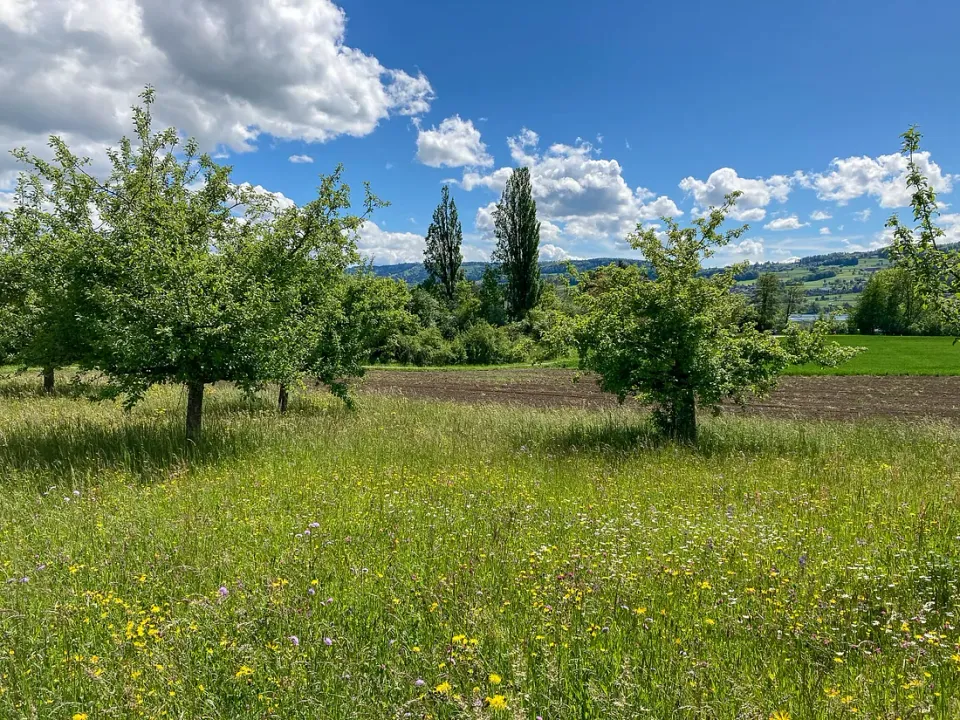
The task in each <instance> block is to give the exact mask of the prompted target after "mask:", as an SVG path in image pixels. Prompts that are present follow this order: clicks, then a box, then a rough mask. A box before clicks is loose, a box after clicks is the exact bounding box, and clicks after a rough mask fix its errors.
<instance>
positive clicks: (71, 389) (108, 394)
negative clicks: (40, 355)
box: [0, 370, 116, 400]
mask: <svg viewBox="0 0 960 720" xmlns="http://www.w3.org/2000/svg"><path fill="white" fill-rule="evenodd" d="M115 394H116V393H115V392H114V391H113V390H111V388H110V387H109V386H108V385H107V384H106V383H104V382H103V381H102V380H101V378H99V377H98V376H95V375H92V374H81V373H77V374H75V375H72V376H70V378H69V379H65V378H64V377H61V376H59V375H58V376H57V383H56V385H55V386H54V389H53V392H52V393H46V392H44V390H43V383H42V382H41V381H40V379H39V376H38V374H37V373H36V372H34V371H32V370H28V371H18V372H11V373H5V374H2V375H0V399H3V400H28V399H31V398H48V399H49V398H71V399H86V400H108V399H110V398H112V397H113V396H114V395H115Z"/></svg>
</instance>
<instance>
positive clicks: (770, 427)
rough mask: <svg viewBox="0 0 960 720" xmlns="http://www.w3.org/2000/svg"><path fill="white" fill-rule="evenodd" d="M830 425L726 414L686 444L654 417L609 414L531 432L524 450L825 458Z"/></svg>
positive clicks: (523, 441) (830, 441)
mask: <svg viewBox="0 0 960 720" xmlns="http://www.w3.org/2000/svg"><path fill="white" fill-rule="evenodd" d="M829 426H830V423H828V422H814V423H811V422H809V421H807V422H800V421H791V420H778V421H775V422H773V423H771V422H770V421H769V420H764V419H763V418H750V417H743V416H732V415H727V414H721V415H720V416H717V417H711V418H709V419H707V420H706V421H705V422H702V423H700V427H699V432H698V437H697V440H696V442H693V443H685V442H679V441H675V440H671V439H670V438H666V437H664V436H662V435H660V434H659V433H658V432H657V429H656V428H655V427H654V425H653V423H652V422H651V421H650V419H649V416H647V417H644V416H638V415H625V414H618V415H614V414H604V415H602V416H598V417H589V418H580V419H577V420H574V421H573V422H571V423H570V424H569V425H567V426H565V427H563V428H562V429H560V430H559V431H557V429H556V428H553V429H551V430H547V429H546V428H544V429H543V430H541V431H540V432H539V434H535V433H527V434H525V436H524V437H521V438H519V441H518V445H520V446H523V447H527V448H528V449H530V448H535V449H539V450H542V451H544V452H547V453H550V454H554V455H560V456H568V455H578V454H580V455H582V454H598V455H601V454H602V455H605V456H610V455H624V456H626V455H632V456H635V455H638V454H645V453H651V452H654V451H658V450H662V449H664V448H676V449H678V450H683V451H685V452H688V453H690V454H692V455H695V456H699V457H703V458H716V457H729V456H731V455H750V456H768V455H777V456H786V455H797V454H799V455H811V454H816V455H819V454H822V453H824V452H826V451H827V450H828V448H829V447H832V446H833V445H834V444H835V442H836V436H835V435H834V433H832V432H829V431H825V430H826V429H827V428H828V427H829Z"/></svg>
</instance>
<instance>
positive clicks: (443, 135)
mask: <svg viewBox="0 0 960 720" xmlns="http://www.w3.org/2000/svg"><path fill="white" fill-rule="evenodd" d="M417 159H418V160H419V161H420V162H422V163H423V164H424V165H429V166H430V167H490V166H491V165H493V158H492V157H490V154H489V153H488V152H487V146H486V145H484V143H483V141H482V140H481V139H480V131H479V130H477V129H476V128H475V127H474V126H473V121H472V120H461V119H460V116H459V115H454V116H453V117H448V118H447V119H446V120H444V121H443V122H441V123H440V126H439V127H435V128H431V129H430V130H424V129H423V128H420V131H419V133H418V134H417Z"/></svg>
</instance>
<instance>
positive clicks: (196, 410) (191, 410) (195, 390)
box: [187, 381, 203, 442]
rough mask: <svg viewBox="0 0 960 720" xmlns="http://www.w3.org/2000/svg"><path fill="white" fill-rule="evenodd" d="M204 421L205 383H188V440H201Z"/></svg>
mask: <svg viewBox="0 0 960 720" xmlns="http://www.w3.org/2000/svg"><path fill="white" fill-rule="evenodd" d="M202 421H203V383H202V382H198V381H192V382H189V383H187V440H188V441H191V442H197V441H199V440H200V425H201V422H202Z"/></svg>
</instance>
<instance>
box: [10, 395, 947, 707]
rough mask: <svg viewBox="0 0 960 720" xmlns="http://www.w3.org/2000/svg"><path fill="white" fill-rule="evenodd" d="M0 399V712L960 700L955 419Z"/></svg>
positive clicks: (392, 403) (313, 399)
mask: <svg viewBox="0 0 960 720" xmlns="http://www.w3.org/2000/svg"><path fill="white" fill-rule="evenodd" d="M19 382H24V383H25V381H19ZM34 384H35V381H34ZM24 387H25V386H24ZM6 394H7V396H8V397H7V398H6V399H3V400H0V482H2V483H3V484H4V487H3V488H2V490H3V492H2V494H0V498H2V499H0V567H2V568H3V573H4V576H5V577H6V578H9V579H10V580H12V582H8V583H5V584H0V658H2V660H0V717H4V718H6V717H10V718H20V717H30V718H42V719H46V718H56V719H57V720H61V719H62V718H70V717H71V716H72V715H73V714H74V713H87V714H88V715H89V718H90V719H91V720H93V719H94V718H96V719H97V720H100V719H101V718H126V717H190V718H199V717H205V718H263V717H267V716H270V715H273V716H276V717H283V718H316V717H323V718H330V719H339V718H394V717H402V716H404V713H410V716H411V717H424V716H427V715H430V716H432V717H435V718H454V717H474V718H475V717H500V718H509V717H518V718H531V720H532V718H534V717H535V716H536V715H540V716H542V717H543V718H550V719H558V718H583V717H591V718H599V717H603V718H624V719H626V718H634V717H637V716H640V715H642V716H649V717H677V718H681V717H682V718H694V717H697V718H700V717H717V718H733V717H738V718H752V719H759V720H766V719H767V718H769V717H770V715H771V714H772V713H774V712H776V711H780V710H784V711H788V712H790V713H791V714H792V717H794V718H801V717H802V718H833V717H841V716H844V717H845V716H849V714H850V711H851V708H856V709H857V711H858V713H859V715H858V716H860V717H865V716H866V717H890V718H892V717H897V716H899V717H908V716H911V717H912V716H914V715H919V714H923V713H925V712H926V713H929V714H926V715H924V716H925V717H935V718H948V717H957V716H958V715H960V704H958V701H957V698H958V697H960V655H958V652H960V649H958V643H960V634H958V631H957V629H956V625H957V623H956V620H955V617H952V616H951V615H950V613H953V614H954V616H955V613H956V612H957V611H960V607H958V604H957V597H958V595H957V593H958V587H957V584H958V582H960V551H958V547H957V543H956V541H955V538H956V536H957V535H958V534H960V506H958V503H957V498H958V497H960V495H958V493H960V482H958V471H957V468H958V467H960V433H958V431H957V430H955V429H950V428H947V427H945V426H933V425H931V426H906V425H893V424H885V425H878V424H864V425H852V424H851V425H810V424H805V425H804V424H791V423H772V422H766V423H763V422H760V421H757V420H745V419H719V420H711V421H710V422H709V423H708V424H707V425H706V427H705V431H704V438H703V443H702V446H701V448H700V449H699V450H697V451H694V450H691V449H686V448H676V447H669V446H668V447H658V446H657V445H656V444H654V443H652V442H651V441H650V440H649V438H647V437H646V435H645V434H644V432H643V430H642V428H638V427H633V426H630V425H628V424H626V423H627V422H629V418H628V416H626V415H622V414H619V413H610V414H591V413H587V412H578V411H570V410H564V411H562V412H547V411H532V410H522V409H511V408H502V407H500V408H498V407H491V406H470V407H468V406H454V405H446V404H425V403H414V402H408V401H403V400H399V399H396V400H392V399H375V398H364V399H363V402H362V406H361V408H360V410H359V411H358V412H355V413H352V414H351V413H348V412H345V411H343V410H342V409H340V408H338V407H337V406H336V405H332V404H329V403H328V401H327V400H326V399H325V398H323V397H320V396H309V397H302V396H300V397H296V398H295V400H294V405H293V412H292V413H291V414H290V415H289V416H287V417H286V418H282V419H281V418H278V417H277V416H276V415H275V414H274V413H273V412H272V410H270V409H269V408H270V407H271V406H272V399H265V400H264V401H263V403H254V404H247V403H245V402H244V401H242V400H241V398H240V397H239V396H237V395H236V394H234V393H231V392H217V393H214V394H213V395H212V396H211V397H210V399H209V402H208V406H207V410H208V415H207V420H206V422H207V435H206V439H205V442H204V444H203V445H201V446H200V447H199V448H197V449H195V450H194V451H193V452H192V453H185V452H184V450H183V449H182V445H181V442H180V432H181V427H180V425H181V421H182V406H183V397H182V394H181V393H179V392H177V391H174V390H171V389H166V390H161V391H159V392H157V393H154V394H152V395H151V396H150V397H149V398H148V401H147V402H146V403H145V404H143V405H141V406H140V407H138V408H136V409H135V410H134V411H133V412H132V414H130V415H125V414H124V413H123V412H122V411H121V410H120V409H118V408H117V407H116V406H114V405H113V404H110V403H104V404H90V403H86V402H83V401H77V400H70V399H66V398H54V399H41V398H36V397H33V396H31V395H30V393H25V394H24V396H23V397H16V395H17V393H16V392H14V391H11V390H9V389H8V390H7V393H6ZM312 523H317V526H316V527H311V524H312ZM308 530H309V534H306V533H307V531H308ZM25 577H28V578H29V581H26V582H21V581H20V580H21V579H22V578H25ZM221 587H223V588H224V589H225V594H223V595H221V592H220V591H219V588H221ZM292 637H296V638H297V640H298V644H296V645H295V644H294V642H293V641H292V640H291V639H290V638H292ZM325 638H329V640H330V644H327V643H326V642H325ZM951 658H953V659H951ZM491 675H497V676H500V678H501V679H500V681H499V682H496V680H497V678H496V677H494V678H493V679H491ZM418 680H422V681H423V687H419V686H418V683H417V681H418ZM437 687H439V688H440V689H441V691H440V692H436V691H433V692H431V690H433V689H434V688H437ZM474 688H476V690H475V689H474ZM497 696H503V701H504V702H506V703H507V704H508V705H509V707H510V708H511V710H510V711H503V712H496V711H495V710H494V709H493V708H491V707H489V702H487V704H486V706H485V700H484V698H491V699H493V700H494V703H495V704H496V703H497V702H499V700H498V699H497ZM475 701H476V702H478V703H479V707H478V708H477V709H475V710H474V709H471V708H472V705H473V703H474V702H475Z"/></svg>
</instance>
